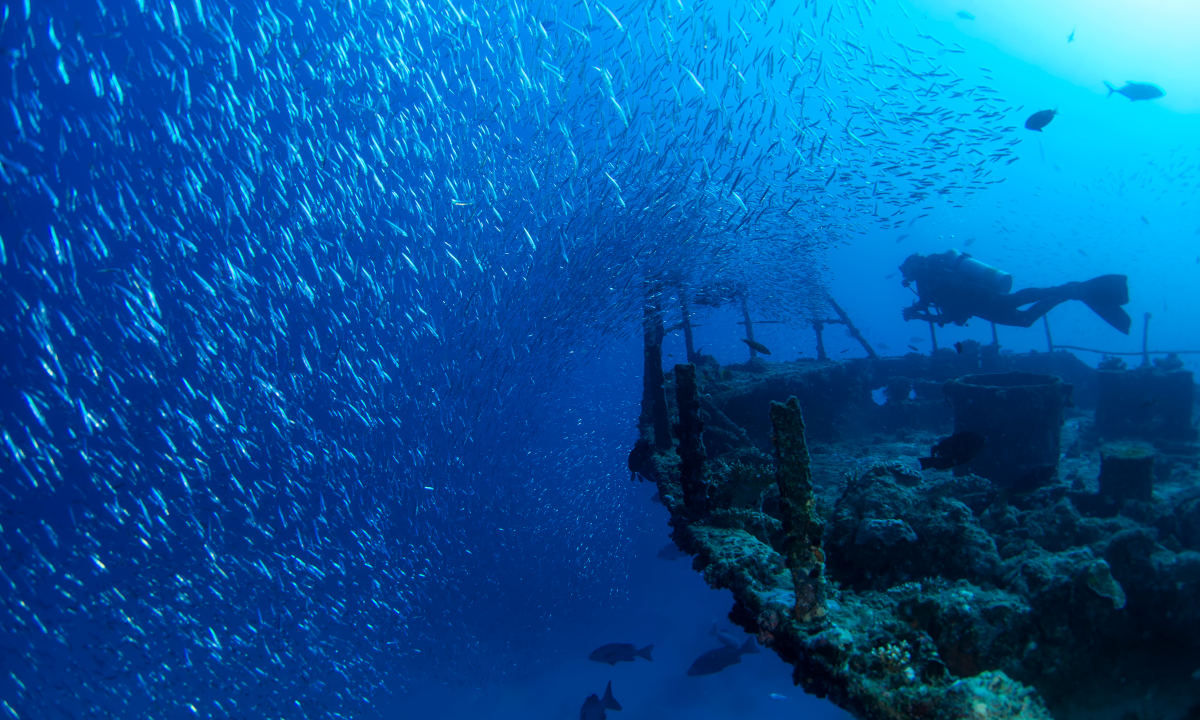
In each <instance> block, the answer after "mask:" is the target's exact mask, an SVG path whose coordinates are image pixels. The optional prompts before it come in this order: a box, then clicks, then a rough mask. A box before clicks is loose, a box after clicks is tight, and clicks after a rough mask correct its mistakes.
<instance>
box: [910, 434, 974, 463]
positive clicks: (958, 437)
mask: <svg viewBox="0 0 1200 720" xmlns="http://www.w3.org/2000/svg"><path fill="white" fill-rule="evenodd" d="M984 443H985V440H984V438H983V436H982V435H980V434H979V433H977V432H971V431H970V430H964V431H962V432H956V433H954V434H953V435H951V436H950V437H946V438H942V439H941V440H939V441H938V443H937V444H936V445H934V446H933V450H932V451H930V453H929V454H930V457H923V458H921V469H922V470H928V469H929V468H934V469H937V470H949V469H950V468H952V467H957V466H959V465H962V464H963V463H966V462H970V461H971V458H973V457H975V456H976V455H978V454H979V451H980V450H982V449H983V445H984Z"/></svg>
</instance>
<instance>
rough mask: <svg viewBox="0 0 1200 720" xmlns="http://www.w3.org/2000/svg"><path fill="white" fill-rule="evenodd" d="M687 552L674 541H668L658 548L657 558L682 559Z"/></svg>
mask: <svg viewBox="0 0 1200 720" xmlns="http://www.w3.org/2000/svg"><path fill="white" fill-rule="evenodd" d="M687 556H688V554H687V553H685V552H684V551H682V550H680V549H679V546H678V545H676V544H675V543H674V542H669V543H667V544H666V545H663V546H662V547H661V548H659V549H658V558H659V559H660V560H682V559H683V558H685V557H687Z"/></svg>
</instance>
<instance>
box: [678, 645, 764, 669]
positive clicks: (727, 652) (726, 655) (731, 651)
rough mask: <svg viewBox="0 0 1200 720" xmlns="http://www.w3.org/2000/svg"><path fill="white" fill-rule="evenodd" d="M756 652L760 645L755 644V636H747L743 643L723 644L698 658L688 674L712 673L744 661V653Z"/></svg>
mask: <svg viewBox="0 0 1200 720" xmlns="http://www.w3.org/2000/svg"><path fill="white" fill-rule="evenodd" d="M756 652H758V647H757V646H756V645H755V644H754V638H747V639H746V642H745V643H744V644H742V645H722V646H721V647H719V648H716V649H715V650H709V651H708V652H706V653H704V654H703V655H701V656H700V657H698V658H696V660H695V662H693V663H692V666H691V667H689V668H688V671H687V674H688V675H691V676H692V677H697V676H699V675H712V674H713V673H718V672H721V671H722V670H724V669H725V668H727V667H729V666H730V665H736V664H738V663H739V662H741V661H742V656H743V655H746V654H749V653H756Z"/></svg>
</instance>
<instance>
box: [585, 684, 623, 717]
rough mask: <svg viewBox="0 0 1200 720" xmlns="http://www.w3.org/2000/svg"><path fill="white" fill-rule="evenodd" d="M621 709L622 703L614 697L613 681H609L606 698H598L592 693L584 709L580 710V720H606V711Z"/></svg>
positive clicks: (605, 687) (606, 687)
mask: <svg viewBox="0 0 1200 720" xmlns="http://www.w3.org/2000/svg"><path fill="white" fill-rule="evenodd" d="M620 709H621V703H619V702H617V699H616V698H615V697H613V694H612V680H609V681H608V685H606V686H604V697H597V696H596V694H595V693H592V694H591V695H588V696H587V699H586V700H584V701H583V707H581V708H579V720H605V718H606V717H607V714H606V713H605V711H606V710H620Z"/></svg>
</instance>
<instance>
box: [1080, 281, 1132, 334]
mask: <svg viewBox="0 0 1200 720" xmlns="http://www.w3.org/2000/svg"><path fill="white" fill-rule="evenodd" d="M1081 285H1082V287H1081V290H1082V292H1081V293H1080V297H1079V299H1080V300H1082V301H1083V302H1084V304H1085V305H1087V306H1088V307H1090V308H1091V309H1092V312H1094V313H1096V314H1097V315H1099V316H1100V317H1101V318H1103V320H1104V322H1106V323H1108V324H1109V325H1112V326H1113V327H1115V328H1116V329H1118V330H1120V331H1121V332H1123V333H1125V334H1126V335H1128V334H1129V328H1130V327H1131V326H1132V325H1133V319H1132V318H1130V317H1129V313H1127V312H1125V309H1124V308H1122V307H1121V306H1122V305H1124V304H1125V303H1127V302H1129V285H1128V283H1127V280H1126V277H1125V276H1124V275H1101V276H1100V277H1096V278H1092V279H1091V280H1088V281H1087V282H1085V283H1082V284H1081Z"/></svg>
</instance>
